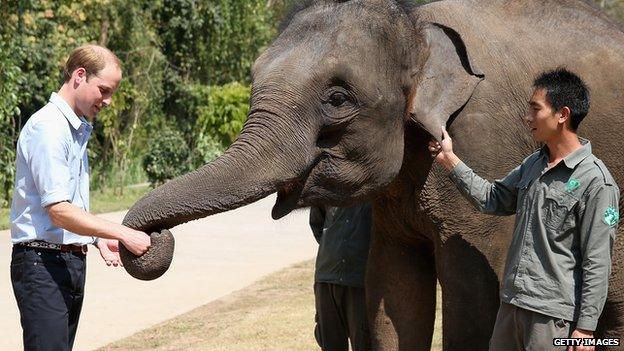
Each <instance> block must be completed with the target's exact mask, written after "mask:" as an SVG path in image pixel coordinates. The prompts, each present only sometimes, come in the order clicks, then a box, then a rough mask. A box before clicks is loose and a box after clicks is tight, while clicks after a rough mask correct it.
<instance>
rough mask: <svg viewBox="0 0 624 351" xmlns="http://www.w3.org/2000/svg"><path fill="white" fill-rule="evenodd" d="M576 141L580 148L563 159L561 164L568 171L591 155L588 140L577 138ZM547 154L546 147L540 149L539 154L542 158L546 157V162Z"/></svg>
mask: <svg viewBox="0 0 624 351" xmlns="http://www.w3.org/2000/svg"><path fill="white" fill-rule="evenodd" d="M578 139H579V142H580V143H581V148H579V149H578V150H576V151H574V152H572V153H570V154H569V155H568V156H566V157H564V158H563V163H564V164H565V165H566V167H568V168H569V169H574V167H576V166H577V165H578V164H579V163H581V161H583V160H584V159H585V158H586V157H587V156H589V155H591V153H592V147H591V143H590V142H589V140H587V139H585V138H581V137H579V138H578ZM548 152H549V151H548V146H547V145H544V146H543V147H542V150H541V154H542V156H544V157H546V160H548V155H549V153H548Z"/></svg>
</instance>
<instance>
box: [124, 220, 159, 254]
mask: <svg viewBox="0 0 624 351" xmlns="http://www.w3.org/2000/svg"><path fill="white" fill-rule="evenodd" d="M125 228H126V230H125V231H124V232H123V233H122V237H121V239H119V240H120V241H121V243H122V244H123V246H125V247H126V249H128V250H129V251H130V252H132V253H133V254H135V255H136V256H142V255H143V254H144V253H146V252H147V250H148V249H149V248H150V246H151V244H152V242H151V240H150V237H149V235H147V234H145V233H143V232H140V231H138V230H134V229H131V228H128V227H125Z"/></svg>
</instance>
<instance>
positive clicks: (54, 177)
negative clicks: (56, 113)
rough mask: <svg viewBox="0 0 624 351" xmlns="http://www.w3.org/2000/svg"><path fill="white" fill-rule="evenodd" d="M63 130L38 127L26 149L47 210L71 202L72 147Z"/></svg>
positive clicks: (52, 125) (55, 126)
mask: <svg viewBox="0 0 624 351" xmlns="http://www.w3.org/2000/svg"><path fill="white" fill-rule="evenodd" d="M60 128H61V126H58V125H54V124H53V123H49V122H41V123H36V124H35V125H33V126H32V129H31V131H30V133H29V136H30V137H29V139H28V145H27V146H26V149H27V151H28V166H29V167H30V172H31V174H32V177H33V181H34V184H35V187H36V188H37V192H38V193H39V197H40V198H41V206H42V207H44V208H45V207H47V206H49V205H51V204H54V203H57V202H61V201H69V200H70V199H71V197H70V194H69V187H70V180H71V173H70V167H69V160H68V157H69V148H70V145H69V144H68V142H67V140H66V138H65V137H64V135H63V133H62V130H61V129H60Z"/></svg>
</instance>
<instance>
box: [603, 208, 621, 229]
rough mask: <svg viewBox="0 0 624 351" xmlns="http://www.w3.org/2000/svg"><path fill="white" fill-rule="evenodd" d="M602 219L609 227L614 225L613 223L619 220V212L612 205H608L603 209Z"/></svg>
mask: <svg viewBox="0 0 624 351" xmlns="http://www.w3.org/2000/svg"><path fill="white" fill-rule="evenodd" d="M603 220H604V222H605V223H606V224H607V225H608V226H609V227H615V225H616V224H617V223H618V222H619V221H620V214H619V213H618V211H617V210H616V209H615V208H614V207H612V206H609V207H608V208H607V209H606V210H605V213H604V218H603Z"/></svg>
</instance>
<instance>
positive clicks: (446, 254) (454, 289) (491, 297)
mask: <svg viewBox="0 0 624 351" xmlns="http://www.w3.org/2000/svg"><path fill="white" fill-rule="evenodd" d="M435 257H436V267H437V272H438V279H439V281H440V286H441V288H442V316H443V317H442V325H443V328H442V335H443V341H442V343H443V346H444V350H445V351H452V350H476V351H479V350H487V349H488V344H489V340H490V337H491V335H492V330H493V329H494V322H495V321H496V313H497V312H498V306H499V295H498V291H499V283H498V277H497V276H496V273H495V271H494V270H493V269H492V267H491V266H490V264H489V262H488V260H487V259H486V257H485V256H484V255H483V253H482V252H481V251H479V250H478V249H477V248H476V247H475V246H473V245H471V244H470V243H468V242H467V241H465V240H464V239H463V238H462V237H461V236H459V235H455V236H451V237H449V238H448V239H447V240H446V241H444V242H439V243H437V245H436V251H435Z"/></svg>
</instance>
